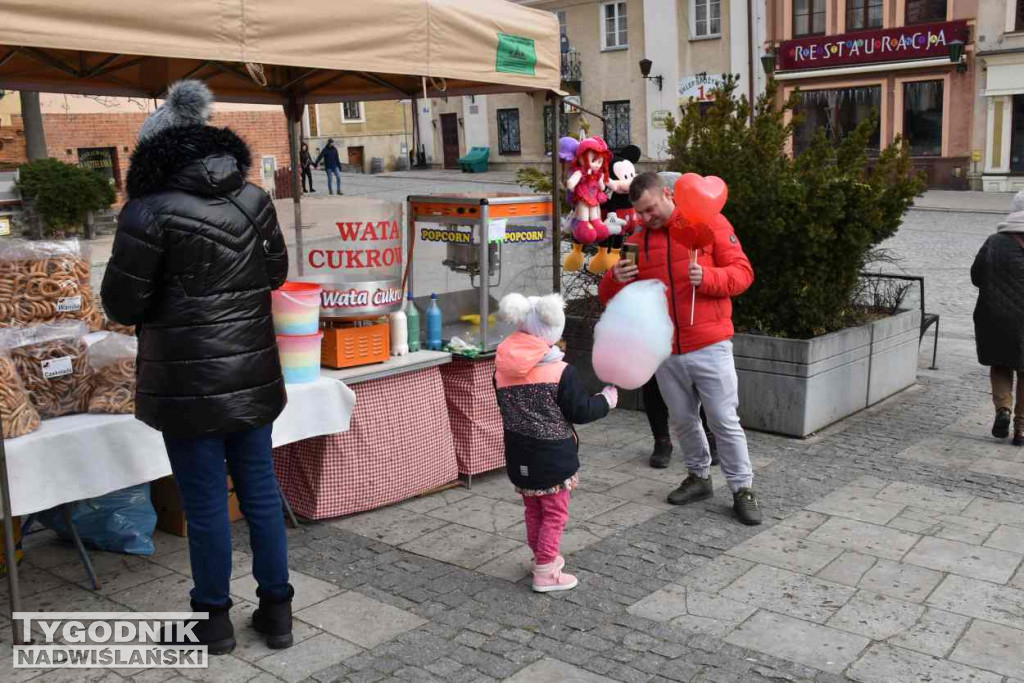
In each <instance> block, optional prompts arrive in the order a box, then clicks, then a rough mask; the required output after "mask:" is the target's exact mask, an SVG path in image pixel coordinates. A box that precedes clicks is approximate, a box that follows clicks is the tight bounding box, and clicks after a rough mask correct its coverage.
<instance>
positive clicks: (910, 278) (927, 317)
mask: <svg viewBox="0 0 1024 683" xmlns="http://www.w3.org/2000/svg"><path fill="white" fill-rule="evenodd" d="M861 277H868V278H875V279H878V280H902V281H904V282H916V283H917V284H918V286H920V288H921V336H920V337H919V338H918V343H920V342H921V341H923V340H924V335H925V332H927V331H928V328H929V327H931V326H932V325H935V341H934V342H933V344H932V365H931V367H930V368H929V369H930V370H938V369H939V368H938V366H937V365H936V364H935V361H936V359H937V358H938V353H939V314H938V313H927V312H925V309H924V277H923V276H921V275H896V274H895V273H861Z"/></svg>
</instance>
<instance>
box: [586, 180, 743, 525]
mask: <svg viewBox="0 0 1024 683" xmlns="http://www.w3.org/2000/svg"><path fill="white" fill-rule="evenodd" d="M629 198H630V200H631V201H632V202H633V208H634V209H635V210H636V213H637V216H638V218H639V219H640V221H641V223H642V224H643V226H644V229H643V231H642V232H640V233H637V234H635V235H633V236H632V237H630V238H629V239H628V240H626V241H627V243H632V244H636V245H638V246H639V248H640V254H639V259H638V262H637V265H633V264H631V263H630V262H629V261H626V260H623V261H619V262H618V264H616V266H615V267H614V268H612V269H611V270H609V271H608V272H607V273H605V276H604V279H603V280H602V281H601V285H600V287H599V290H598V294H599V296H600V298H601V301H602V302H603V303H606V304H607V303H608V301H610V300H611V299H612V297H614V296H615V295H616V294H617V293H618V292H619V291H620V290H621V289H622V288H623V287H625V286H626V285H628V284H629V283H631V282H633V281H635V280H637V279H640V280H652V279H653V280H661V281H662V282H663V283H665V285H667V286H668V308H669V314H670V315H671V317H672V322H673V324H674V326H675V338H674V340H673V350H672V353H673V355H672V356H671V357H670V358H669V359H668V360H667V361H665V363H664V364H662V366H661V367H660V368H659V369H658V373H657V378H658V387H659V388H660V389H661V392H662V395H663V396H664V397H665V403H666V404H668V409H669V416H670V419H671V421H672V425H673V427H674V428H675V432H676V438H677V439H678V440H679V445H680V447H681V448H682V450H683V454H684V457H685V458H686V467H687V469H688V470H689V474H688V475H687V477H686V479H684V480H683V483H682V484H681V485H680V486H679V488H678V489H676V490H675V491H673V492H672V493H670V494H669V497H668V502H669V503H672V504H673V505H686V504H688V503H693V502H695V501H699V500H704V499H706V498H711V497H712V496H713V495H714V490H713V488H712V485H711V472H710V470H711V452H710V450H709V448H708V441H707V438H706V437H705V436H704V430H703V428H702V426H701V421H700V412H699V411H700V407H701V405H703V406H704V412H705V413H706V414H707V419H708V425H709V426H710V427H711V432H712V433H713V434H714V435H715V439H716V440H717V442H718V457H719V460H720V461H721V466H722V472H723V473H724V474H725V478H726V480H727V481H728V482H729V488H730V489H732V493H733V509H734V510H735V511H736V516H737V517H738V518H739V519H740V521H741V522H743V523H744V524H760V523H761V508H760V505H759V503H758V500H757V496H756V495H755V494H754V491H753V489H752V488H751V485H752V483H753V471H752V470H751V467H750V455H749V453H748V452H747V437H746V435H745V434H744V433H743V428H742V427H741V426H740V418H739V415H738V414H737V412H736V411H737V408H738V407H739V393H738V382H737V379H736V364H735V362H734V360H733V356H732V337H733V326H732V301H731V297H734V296H739V295H740V294H742V293H743V292H744V291H745V290H746V289H747V288H748V287H749V286H750V285H751V283H752V282H753V281H754V269H753V268H752V267H751V265H750V261H749V260H748V259H747V256H746V254H744V253H743V248H742V247H741V246H740V243H739V240H738V239H737V238H736V233H735V232H734V231H733V228H732V225H730V224H729V221H728V220H726V218H725V217H724V216H721V215H720V216H718V217H716V218H715V219H714V220H713V221H712V222H711V228H712V230H713V231H714V234H715V241H714V242H713V243H712V244H711V245H709V246H707V247H704V248H703V249H700V250H698V255H697V262H696V263H691V261H690V253H689V250H688V249H687V248H686V247H685V246H684V245H683V244H681V243H680V242H677V241H676V240H675V239H673V238H672V237H671V236H670V228H672V227H673V226H675V225H678V224H680V223H682V222H684V220H685V219H683V218H682V217H681V216H680V215H679V213H678V212H677V211H676V207H675V201H674V200H673V198H672V191H671V189H670V188H668V187H666V185H665V183H664V182H663V181H662V179H661V178H660V177H659V176H658V174H656V173H643V174H641V175H638V176H637V177H636V178H635V179H634V180H633V184H632V186H631V187H630V191H629ZM694 289H696V304H695V306H694V307H693V309H692V317H693V324H692V325H691V324H690V319H691V301H693V300H694V299H693V292H694Z"/></svg>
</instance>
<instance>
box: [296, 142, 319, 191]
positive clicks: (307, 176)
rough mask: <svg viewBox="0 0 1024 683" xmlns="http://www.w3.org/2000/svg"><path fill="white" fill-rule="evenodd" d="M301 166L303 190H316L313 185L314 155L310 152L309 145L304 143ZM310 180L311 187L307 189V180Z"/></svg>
mask: <svg viewBox="0 0 1024 683" xmlns="http://www.w3.org/2000/svg"><path fill="white" fill-rule="evenodd" d="M299 167H300V168H302V191H303V192H316V189H315V188H314V187H313V155H312V154H310V153H309V145H308V144H306V143H305V142H303V143H302V150H301V151H300V152H299ZM307 181H308V182H309V189H308V190H307V189H306V182H307Z"/></svg>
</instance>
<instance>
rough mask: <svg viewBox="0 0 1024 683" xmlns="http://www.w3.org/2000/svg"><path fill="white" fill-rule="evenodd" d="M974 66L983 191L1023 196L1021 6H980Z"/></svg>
mask: <svg viewBox="0 0 1024 683" xmlns="http://www.w3.org/2000/svg"><path fill="white" fill-rule="evenodd" d="M978 61H979V62H981V64H982V68H983V76H982V77H981V78H983V80H982V85H981V95H982V96H981V98H979V101H978V106H977V108H976V113H975V141H976V145H977V148H978V149H983V150H984V153H983V162H984V175H983V176H982V185H983V188H984V190H985V191H986V192H1017V191H1020V190H1024V0H984V1H983V2H980V3H979V8H978Z"/></svg>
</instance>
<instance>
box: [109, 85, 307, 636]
mask: <svg viewBox="0 0 1024 683" xmlns="http://www.w3.org/2000/svg"><path fill="white" fill-rule="evenodd" d="M212 103H213V95H212V94H211V93H210V91H209V89H207V87H206V86H205V85H204V84H203V83H201V82H198V81H183V82H181V83H178V84H176V85H174V86H172V88H171V89H170V90H169V92H168V95H167V100H166V102H165V103H164V104H163V105H162V106H161V107H160V108H159V109H157V110H156V112H154V113H153V115H152V116H150V117H149V118H148V119H147V120H146V122H145V123H144V124H143V127H142V130H141V131H140V133H139V140H140V141H139V145H138V147H137V148H136V149H135V152H134V153H133V154H132V161H131V167H130V168H129V171H128V196H129V200H130V201H129V202H128V204H126V205H125V207H124V209H123V210H122V211H121V215H120V217H119V219H118V227H117V236H116V237H115V240H114V249H113V255H112V256H111V259H110V262H109V263H108V265H107V271H106V274H105V276H104V278H103V305H104V308H105V309H106V311H107V314H108V315H109V316H110V318H112V319H113V320H115V321H116V322H119V323H122V324H124V325H136V326H137V327H138V336H139V354H138V364H137V365H138V386H137V392H136V417H137V418H138V419H140V420H142V421H143V422H145V423H146V424H148V425H149V426H151V427H153V428H154V429H157V430H159V431H160V432H162V433H163V436H164V441H165V443H166V445H167V454H168V456H169V458H170V461H171V469H172V470H173V471H174V476H175V479H176V481H177V483H178V487H179V489H180V490H181V494H182V499H183V501H184V507H185V512H186V515H187V517H188V540H189V552H190V557H191V563H192V576H193V578H194V581H195V587H194V588H193V590H192V609H193V611H200V612H209V613H210V619H209V620H208V621H206V622H201V623H200V625H199V626H198V627H197V628H196V629H195V633H196V635H197V636H199V639H200V642H201V643H203V644H206V645H208V646H209V652H210V654H221V653H225V652H230V651H231V650H232V649H233V648H234V645H235V640H234V631H233V628H232V625H231V621H230V618H229V616H228V610H229V609H230V607H231V599H230V592H229V583H230V580H231V527H230V524H229V519H228V495H227V479H226V474H227V473H226V470H227V471H229V472H230V474H231V477H232V481H233V483H234V487H235V491H236V493H237V494H238V498H239V503H240V506H241V508H242V512H243V513H244V514H245V516H246V518H247V520H248V522H249V528H250V533H251V545H252V551H253V575H254V577H255V578H256V581H257V584H258V585H259V588H258V589H257V596H258V597H259V598H260V609H259V610H258V611H257V612H256V613H255V615H254V617H253V621H254V625H255V626H256V628H257V630H260V631H262V632H264V633H267V636H268V642H269V643H270V644H271V646H272V647H287V646H288V645H290V644H291V598H292V595H293V591H292V588H291V586H290V585H289V583H288V547H287V539H286V534H285V528H284V518H283V515H282V511H281V499H280V493H279V489H278V487H277V479H276V477H275V474H274V466H273V458H272V453H271V429H272V425H273V422H274V419H275V418H277V416H278V415H279V414H280V413H281V411H282V409H283V408H284V405H285V401H286V400H287V397H286V394H285V386H284V380H283V377H282V374H281V365H280V360H279V357H278V351H277V344H276V337H275V335H274V326H273V322H272V320H271V314H270V292H271V290H272V289H275V288H277V287H280V286H281V284H282V283H283V282H284V280H285V278H286V277H287V274H288V254H287V250H286V248H285V243H284V238H283V236H282V235H281V230H280V227H279V226H278V222H277V214H276V212H275V210H274V204H273V202H272V201H271V199H270V197H269V196H268V195H267V193H266V192H264V191H263V190H261V189H259V188H258V187H256V186H254V185H251V184H249V183H247V182H246V180H245V178H246V174H247V173H248V171H249V168H250V166H251V156H250V153H249V149H248V147H246V145H245V143H244V142H243V141H242V140H241V139H240V138H239V137H238V136H237V135H236V134H235V133H233V132H232V131H230V130H228V129H226V128H214V127H211V126H208V125H207V122H208V121H209V118H210V113H211V106H212ZM225 463H226V465H227V467H226V468H225Z"/></svg>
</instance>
